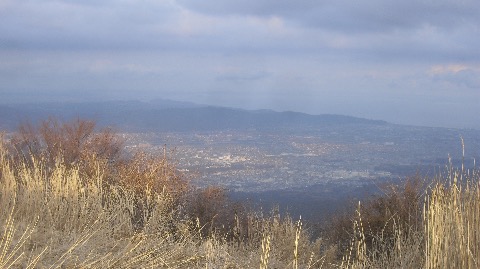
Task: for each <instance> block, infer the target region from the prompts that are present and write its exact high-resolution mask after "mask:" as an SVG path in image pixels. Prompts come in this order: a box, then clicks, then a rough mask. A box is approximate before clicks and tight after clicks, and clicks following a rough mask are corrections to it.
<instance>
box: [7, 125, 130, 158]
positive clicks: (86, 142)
mask: <svg viewBox="0 0 480 269" xmlns="http://www.w3.org/2000/svg"><path fill="white" fill-rule="evenodd" d="M95 125H96V124H95V122H94V121H89V120H81V119H78V118H77V119H75V120H72V121H69V122H60V121H58V120H57V119H55V118H49V119H47V120H44V121H42V122H41V123H40V124H39V126H38V127H35V126H34V125H32V124H31V123H29V122H26V123H23V124H20V126H19V127H18V131H17V132H16V133H15V135H14V136H13V138H12V140H11V144H12V145H13V147H14V153H15V154H16V155H17V157H19V158H22V159H23V160H24V161H27V163H31V160H32V158H33V159H38V158H44V159H46V160H48V162H49V163H50V164H51V165H53V164H55V162H58V161H61V162H62V163H63V164H65V165H67V166H69V165H73V164H80V165H88V162H87V160H89V159H91V158H96V159H105V160H107V161H109V162H114V161H116V160H117V159H118V158H120V155H121V150H122V146H123V141H122V140H121V139H120V138H119V137H118V136H117V135H115V133H114V132H113V131H112V130H111V129H108V128H105V129H103V130H100V131H98V132H96V131H95Z"/></svg>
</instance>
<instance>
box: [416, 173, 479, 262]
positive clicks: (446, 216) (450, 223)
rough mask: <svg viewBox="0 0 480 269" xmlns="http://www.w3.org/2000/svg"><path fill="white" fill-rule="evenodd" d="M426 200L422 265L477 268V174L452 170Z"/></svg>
mask: <svg viewBox="0 0 480 269" xmlns="http://www.w3.org/2000/svg"><path fill="white" fill-rule="evenodd" d="M448 178H449V179H450V181H449V182H443V183H437V184H436V185H435V186H434V187H433V189H432V192H431V195H430V196H429V197H428V199H427V201H426V205H425V206H426V210H425V223H426V225H425V234H426V242H425V245H426V246H425V247H426V251H425V268H479V266H480V189H479V183H480V180H479V179H480V177H479V174H478V173H477V172H476V171H475V170H473V171H466V172H465V171H451V172H450V173H449V175H448Z"/></svg>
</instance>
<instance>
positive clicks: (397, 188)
mask: <svg viewBox="0 0 480 269" xmlns="http://www.w3.org/2000/svg"><path fill="white" fill-rule="evenodd" d="M381 190H382V192H383V195H380V196H374V197H372V198H371V199H369V200H367V201H364V202H361V203H360V207H358V206H357V208H356V209H357V210H356V211H351V212H349V213H343V214H342V215H338V216H336V217H334V219H333V220H332V222H331V224H330V225H329V228H328V229H327V231H329V233H328V235H327V237H329V240H330V242H331V243H334V244H337V245H338V249H339V253H338V255H339V256H341V255H343V253H344V252H345V251H346V250H347V249H348V248H349V246H350V244H351V239H352V236H353V229H352V227H354V222H357V223H359V222H360V220H359V218H360V217H361V223H362V225H363V229H364V236H365V244H366V247H367V248H371V247H372V246H373V243H374V240H375V238H378V237H379V236H381V237H382V238H388V239H390V238H395V231H397V230H403V231H407V230H408V231H412V232H413V231H420V230H421V229H423V213H422V212H423V211H422V210H423V202H424V195H425V186H424V180H423V179H422V178H421V177H420V176H418V175H417V176H414V177H408V178H406V180H405V181H404V182H403V183H402V184H387V185H385V186H383V187H381ZM389 243H390V244H393V243H394V242H389Z"/></svg>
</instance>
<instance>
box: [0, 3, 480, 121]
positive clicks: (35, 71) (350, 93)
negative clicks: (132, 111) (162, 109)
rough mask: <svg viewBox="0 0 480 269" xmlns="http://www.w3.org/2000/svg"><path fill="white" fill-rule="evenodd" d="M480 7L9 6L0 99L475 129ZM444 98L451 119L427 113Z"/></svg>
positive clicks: (1, 16) (3, 18) (0, 42)
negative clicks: (172, 106) (180, 105)
mask: <svg viewBox="0 0 480 269" xmlns="http://www.w3.org/2000/svg"><path fill="white" fill-rule="evenodd" d="M478 14H480V3H478V1H476V0H465V1H453V0H439V1H426V0H425V1H423V0H421V1H410V0H409V1H394V0H386V1H385V0H363V1H347V0H338V1H333V0H324V1H315V0H299V1H286V0H275V1H274V0H263V1H253V0H244V1H240V0H224V1H213V0H203V1H196V0H195V1H194V0H177V1H175V0H171V1H170V0H169V1H157V0H146V1H134V0H125V1H115V0H106V1H91V0H88V1H84V0H45V1H40V0H29V1H27V0H15V1H14V0H4V1H0V59H1V60H0V97H2V98H3V97H5V96H8V97H9V98H10V99H12V98H14V96H26V95H28V96H31V97H32V98H33V100H35V97H33V96H35V94H37V96H49V97H48V98H53V97H55V96H62V95H64V94H65V95H68V96H70V97H69V98H75V97H76V96H77V97H78V96H82V93H83V92H84V91H86V92H87V93H88V94H85V95H95V96H98V98H120V99H121V98H134V97H141V98H144V99H148V98H150V97H152V98H158V97H165V98H173V99H183V100H188V101H194V102H195V101H196V102H202V103H211V104H220V105H231V106H239V107H247V108H274V109H277V110H299V111H304V112H309V113H340V114H354V115H357V116H365V117H369V118H379V119H386V120H390V119H391V120H393V121H397V122H402V123H408V122H409V121H417V122H420V123H422V124H423V123H425V122H428V121H429V120H431V121H432V122H433V120H436V121H440V120H441V119H442V118H445V119H447V118H448V119H449V120H448V122H445V123H439V122H435V124H437V125H441V124H445V125H448V124H452V122H453V120H452V119H455V118H456V119H459V120H460V119H462V122H470V126H473V125H475V126H478V120H477V119H474V118H473V117H472V116H471V115H472V114H473V113H466V112H467V111H469V110H471V109H472V108H473V107H476V106H478V102H480V91H479V88H480V81H479V80H478V77H480V76H479V75H480V71H479V70H480V28H479V25H480V16H478ZM16 93H17V94H16ZM27 93H28V94H27ZM67 93H68V94H67ZM419 96H423V97H422V98H419ZM424 96H430V97H431V98H430V99H429V98H424ZM93 98H96V97H93ZM431 100H435V102H433V103H432V102H431ZM446 106H448V107H449V108H451V110H448V111H457V112H456V113H458V115H453V116H450V117H447V116H445V117H441V118H439V117H435V116H429V115H435V114H436V113H437V114H442V113H443V114H444V113H445V112H444V111H445V110H444V108H445V107H446ZM402 107H411V108H410V109H409V111H415V113H418V114H421V115H422V116H418V117H417V116H412V115H414V112H407V111H402V112H399V111H397V110H400V109H401V108H402ZM429 109H431V111H430V110H429ZM442 109H443V110H442ZM425 110H427V111H428V113H426V112H425ZM422 112H425V113H423V114H422ZM443 114H442V115H443ZM421 117H424V118H423V119H422V118H421ZM453 123H454V122H453Z"/></svg>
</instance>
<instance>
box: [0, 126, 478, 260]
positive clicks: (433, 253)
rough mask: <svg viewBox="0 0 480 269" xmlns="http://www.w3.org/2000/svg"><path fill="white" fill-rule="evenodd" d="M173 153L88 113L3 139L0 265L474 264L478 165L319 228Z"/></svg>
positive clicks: (393, 193) (415, 185) (392, 192)
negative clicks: (257, 205) (257, 201)
mask: <svg viewBox="0 0 480 269" xmlns="http://www.w3.org/2000/svg"><path fill="white" fill-rule="evenodd" d="M173 163H174V162H172V160H170V159H169V157H168V154H161V156H150V155H148V154H145V153H141V152H138V153H134V154H125V153H124V152H123V151H122V142H121V140H119V139H118V137H117V136H115V134H114V133H113V132H112V131H111V130H95V124H94V123H93V122H89V121H83V120H76V121H73V122H67V123H64V122H58V121H56V120H54V119H49V120H47V121H44V122H43V123H42V124H40V125H39V127H34V126H32V125H29V124H24V125H22V126H21V127H20V128H19V131H18V132H17V133H16V134H15V135H14V136H13V137H12V138H10V139H6V137H4V136H2V137H1V138H0V203H1V211H0V233H1V235H2V238H1V240H0V268H295V269H296V268H478V267H479V265H478V261H479V260H480V232H479V231H480V190H479V185H478V182H479V174H478V173H476V171H464V170H463V169H460V170H458V171H456V170H454V169H450V170H449V171H448V172H447V173H446V174H445V175H444V176H439V177H438V178H437V179H436V181H435V184H432V185H430V186H423V185H422V183H423V182H424V181H422V180H419V178H418V177H416V178H413V179H410V180H407V181H406V183H405V184H404V185H402V186H401V187H393V186H388V187H386V188H385V195H384V196H381V197H376V198H374V199H372V200H370V201H366V202H362V203H360V204H359V205H358V208H357V210H356V211H355V213H353V214H350V215H345V216H344V217H339V218H337V219H336V220H335V221H334V222H333V225H332V226H331V227H330V228H331V229H327V230H326V232H325V233H323V234H322V237H323V238H324V239H321V238H312V237H311V236H310V233H309V229H308V228H306V227H303V225H302V221H301V220H293V219H291V218H290V217H289V216H288V215H285V216H284V215H281V214H280V213H279V212H278V211H276V210H272V212H270V213H262V212H252V211H250V210H248V209H247V208H246V207H245V206H244V205H242V204H238V203H233V202H230V201H229V200H228V197H227V196H226V193H225V191H224V190H222V189H220V188H216V187H210V188H207V189H205V190H196V189H194V188H192V186H190V185H189V184H188V181H187V180H186V179H185V176H184V175H182V174H179V173H178V171H177V170H176V168H175V166H174V165H172V164H173Z"/></svg>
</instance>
